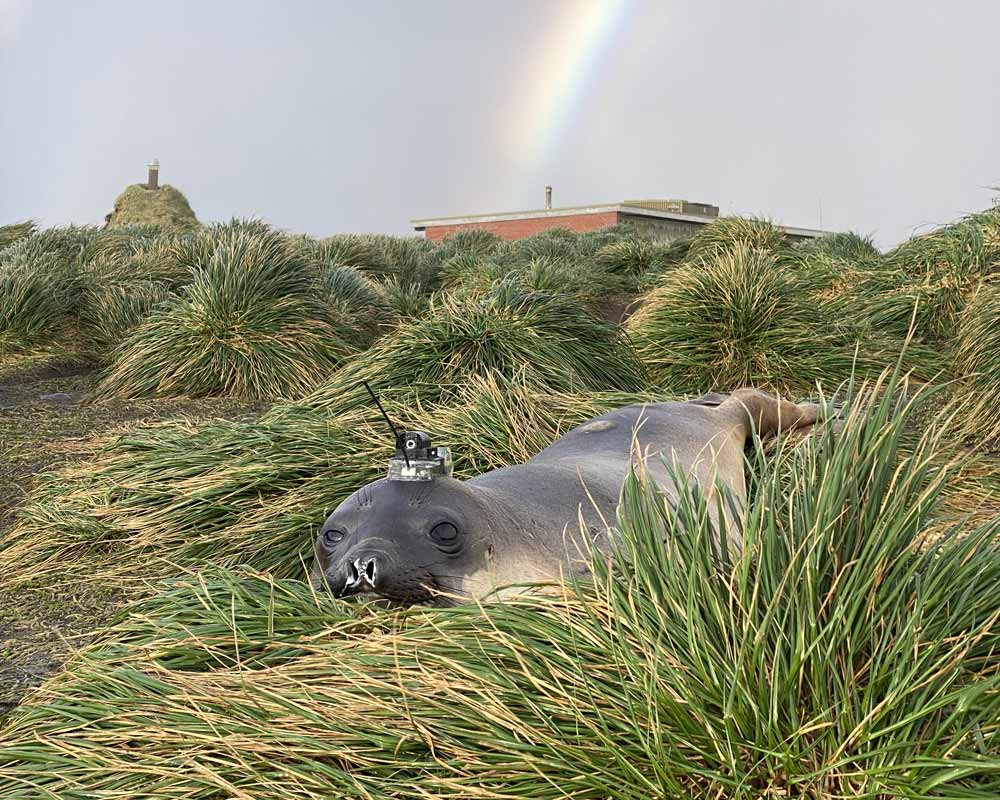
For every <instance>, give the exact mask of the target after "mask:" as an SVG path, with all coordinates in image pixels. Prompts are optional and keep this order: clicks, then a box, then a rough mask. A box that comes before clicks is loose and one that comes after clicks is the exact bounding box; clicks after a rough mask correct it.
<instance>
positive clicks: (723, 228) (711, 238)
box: [688, 217, 788, 259]
mask: <svg viewBox="0 0 1000 800" xmlns="http://www.w3.org/2000/svg"><path fill="white" fill-rule="evenodd" d="M787 246H788V242H787V240H786V239H785V234H784V233H782V232H781V229H780V228H778V227H777V226H776V225H773V224H771V223H770V222H768V221H767V220H763V219H753V218H748V217H719V218H718V219H717V220H715V222H712V223H709V224H708V225H706V226H705V227H703V228H702V229H701V230H699V231H698V232H697V233H696V234H695V235H694V236H693V237H692V239H691V243H690V246H689V249H688V254H689V256H690V258H692V259H695V258H713V257H716V256H720V255H724V254H729V253H733V252H736V251H742V250H748V249H749V250H765V251H771V252H777V251H779V250H781V249H783V248H785V247H787Z"/></svg>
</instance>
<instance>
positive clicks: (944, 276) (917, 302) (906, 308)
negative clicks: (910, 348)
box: [857, 209, 1000, 346]
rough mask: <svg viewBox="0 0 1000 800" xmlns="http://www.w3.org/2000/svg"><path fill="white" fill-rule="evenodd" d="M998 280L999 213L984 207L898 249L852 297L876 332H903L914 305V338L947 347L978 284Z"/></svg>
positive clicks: (999, 264)
mask: <svg viewBox="0 0 1000 800" xmlns="http://www.w3.org/2000/svg"><path fill="white" fill-rule="evenodd" d="M998 277H1000V209H990V210H988V211H984V212H981V213H979V214H972V215H970V216H968V217H966V218H965V219H963V220H960V221H959V222H957V223H955V224H953V225H947V226H945V227H943V228H939V229H938V230H935V231H932V232H931V233H927V234H924V235H922V236H916V237H914V238H912V239H910V240H909V241H907V242H904V243H903V244H901V245H899V246H898V247H897V248H895V249H894V250H892V251H891V252H889V253H887V254H886V255H885V256H884V257H883V259H882V262H881V268H880V269H878V270H875V271H873V272H871V274H870V275H869V276H867V279H866V280H864V281H862V282H860V283H859V285H858V287H857V293H858V296H859V298H860V300H861V305H862V308H863V313H866V314H867V315H868V316H870V317H872V319H874V320H877V323H878V324H879V325H880V327H881V328H883V329H885V330H890V329H891V330H893V331H895V332H897V333H899V332H905V331H906V330H908V329H909V327H910V324H911V320H912V319H913V312H914V307H916V318H915V328H916V332H917V334H918V336H919V337H920V338H921V339H922V340H923V341H926V342H928V343H932V344H937V345H945V346H947V345H949V344H950V343H951V342H952V341H953V339H954V337H955V335H956V333H957V326H958V320H959V317H960V315H961V313H962V310H963V309H964V308H965V306H966V304H967V303H968V301H969V299H970V298H971V297H972V296H974V295H975V293H976V290H977V288H978V287H979V285H980V284H981V283H982V282H983V281H984V280H991V279H996V278H998Z"/></svg>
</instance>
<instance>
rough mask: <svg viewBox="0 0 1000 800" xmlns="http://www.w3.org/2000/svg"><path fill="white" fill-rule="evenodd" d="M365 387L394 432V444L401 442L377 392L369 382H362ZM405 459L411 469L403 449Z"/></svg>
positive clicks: (408, 458)
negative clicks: (376, 394)
mask: <svg viewBox="0 0 1000 800" xmlns="http://www.w3.org/2000/svg"><path fill="white" fill-rule="evenodd" d="M361 383H363V384H364V387H365V388H366V389H367V390H368V394H370V395H371V396H372V400H374V401H375V405H376V406H378V410H379V411H381V412H382V418H383V419H384V420H385V421H386V424H387V425H388V426H389V430H390V431H392V439H393V441H394V442H397V443H398V442H399V441H400V436H399V431H397V430H396V426H395V425H393V424H392V420H391V419H389V415H388V414H386V413H385V409H384V408H382V404H381V403H380V402H379V401H378V397H376V396H375V392H373V391H372V387H371V386H369V385H368V381H361ZM402 452H403V458H404V459H405V461H406V467H407V469H409V468H410V457H409V456H408V455H407V454H406V450H405V448H404V449H403V451H402Z"/></svg>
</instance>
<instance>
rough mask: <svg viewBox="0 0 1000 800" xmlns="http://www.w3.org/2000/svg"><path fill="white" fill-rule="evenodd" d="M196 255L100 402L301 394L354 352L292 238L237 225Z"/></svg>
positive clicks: (125, 347) (125, 350)
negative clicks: (179, 288) (187, 277)
mask: <svg viewBox="0 0 1000 800" xmlns="http://www.w3.org/2000/svg"><path fill="white" fill-rule="evenodd" d="M188 249H189V252H187V253H183V254H180V255H179V256H178V260H179V261H181V262H182V263H183V262H184V261H189V263H190V264H191V267H192V269H193V271H194V274H193V278H192V280H191V283H190V284H189V285H187V286H185V287H184V289H183V293H182V294H181V296H180V298H178V299H177V300H175V301H172V302H169V303H167V304H165V305H162V306H160V307H158V308H156V310H154V311H153V312H152V313H151V314H150V316H149V317H148V318H147V319H146V320H145V321H144V322H142V324H141V325H139V326H138V327H137V328H136V329H135V330H134V331H133V332H132V333H131V334H130V335H129V337H128V338H127V339H126V340H125V341H124V342H123V343H122V345H121V347H120V348H118V350H117V351H116V352H115V354H114V360H113V364H112V366H111V368H110V369H109V371H108V374H107V376H106V377H105V378H104V380H103V381H102V383H101V385H100V387H99V388H98V394H99V395H100V396H103V397H164V396H178V395H187V396H191V397H204V396H210V395H217V394H227V395H231V396H234V397H244V398H277V397H289V396H295V395H300V394H302V393H304V392H306V391H308V390H309V389H310V388H312V387H313V386H315V385H316V383H317V382H319V381H320V380H322V379H323V377H324V376H326V375H328V374H329V373H330V372H331V371H332V370H333V369H334V367H336V366H337V365H338V364H339V363H340V362H341V360H342V359H343V358H344V357H345V356H346V355H347V354H348V352H349V348H348V346H347V344H346V343H345V342H344V341H343V339H342V338H341V335H340V331H339V330H338V328H337V326H335V324H334V319H333V315H332V313H331V310H330V309H329V308H328V307H327V306H326V305H325V304H324V303H323V302H322V301H321V299H320V296H319V294H318V293H317V292H315V291H314V275H313V273H312V271H311V263H310V262H309V261H308V260H307V259H306V258H305V257H304V256H303V254H302V252H301V250H300V249H298V248H296V247H294V246H293V245H292V244H291V242H290V240H289V239H288V238H287V237H285V236H283V235H281V234H279V233H277V232H270V231H268V232H264V233H260V232H257V233H252V232H248V231H246V230H244V229H243V227H242V226H236V227H230V228H221V229H219V230H218V231H217V232H216V234H215V235H212V236H205V237H199V239H198V240H196V241H194V242H193V243H191V244H189V245H188Z"/></svg>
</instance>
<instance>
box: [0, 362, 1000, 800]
mask: <svg viewBox="0 0 1000 800" xmlns="http://www.w3.org/2000/svg"><path fill="white" fill-rule="evenodd" d="M877 389H879V391H875V392H872V393H868V394H865V395H864V396H863V397H862V398H861V399H860V401H859V402H858V403H857V404H856V405H854V406H853V408H854V410H853V412H852V413H851V414H850V415H849V416H848V418H847V420H846V424H845V425H844V426H843V429H842V430H841V431H839V432H836V431H834V429H833V427H832V426H830V427H827V428H824V429H822V430H821V431H819V432H818V434H817V435H815V436H813V437H811V438H807V439H806V440H805V441H804V442H803V443H801V444H800V445H799V446H798V447H797V448H796V450H795V452H794V453H789V454H788V457H789V458H790V459H791V460H792V461H793V462H794V463H793V465H792V468H791V470H790V471H774V470H771V471H768V470H767V469H766V468H764V467H763V466H762V468H761V469H762V471H761V473H760V475H759V480H758V481H757V482H756V483H755V487H756V488H755V491H754V493H753V494H752V495H751V497H750V500H749V508H748V513H747V515H746V523H745V525H744V529H743V531H742V535H743V541H744V543H745V548H744V550H743V551H742V552H741V553H739V554H736V553H732V552H729V553H728V554H726V553H722V552H720V551H719V550H718V549H717V547H716V544H715V543H716V542H717V541H718V537H717V532H716V531H715V530H713V527H712V523H711V519H712V515H711V514H710V513H709V509H708V508H707V505H706V501H705V499H704V494H703V493H702V492H701V491H699V489H698V488H697V487H695V486H689V487H688V488H687V489H686V490H684V491H682V492H681V495H680V497H679V499H678V502H677V503H676V505H670V504H667V503H666V502H665V501H664V498H663V497H662V496H661V495H659V494H658V493H657V492H656V490H655V487H653V486H650V485H647V484H645V483H644V482H643V478H642V476H641V475H640V476H633V477H632V478H631V479H630V480H629V481H628V483H627V485H626V489H625V492H624V496H623V501H622V505H621V508H620V512H619V518H618V520H617V523H616V528H617V531H618V541H619V551H618V556H617V559H616V562H617V567H616V568H613V569H609V568H607V567H606V566H605V565H604V562H603V561H601V560H598V561H597V563H596V564H595V570H596V573H595V580H594V581H593V582H587V581H578V582H575V583H573V584H571V585H567V586H562V587H555V588H556V591H555V592H554V593H550V594H548V595H545V594H528V595H526V596H522V597H520V598H518V599H515V600H508V601H505V602H502V603H490V604H485V605H482V606H477V605H467V606H463V607H458V608H447V609H413V610H409V611H406V612H398V611H393V610H388V609H384V608H378V607H376V606H373V605H366V606H358V605H357V604H350V603H344V602H339V601H335V600H331V599H329V598H325V597H320V596H316V595H314V594H313V593H312V591H311V590H310V588H309V587H308V586H306V585H305V584H302V583H299V582H295V581H275V580H274V579H273V578H269V577H267V576H261V575H251V574H246V573H239V574H231V573H224V572H223V573H220V572H211V573H209V574H206V575H204V576H202V577H200V578H199V577H192V578H187V579H182V580H180V581H174V582H172V583H171V584H170V585H167V586H164V587H163V589H162V592H161V594H160V595H159V596H157V597H154V598H150V599H149V600H146V601H143V603H142V604H140V605H138V606H136V607H134V609H133V610H132V613H131V614H129V615H128V616H126V617H124V618H122V620H121V621H120V622H119V623H118V625H117V626H116V627H115V628H114V629H112V630H111V631H109V633H108V635H107V636H106V637H105V639H104V640H103V641H102V642H101V643H99V644H97V645H95V646H93V647H91V648H90V649H88V651H87V652H85V653H84V654H82V655H81V656H80V657H78V658H77V659H75V660H74V661H73V662H72V663H71V664H70V665H69V667H68V669H67V671H66V672H65V673H64V674H63V675H62V676H60V677H58V678H56V679H54V680H52V681H50V682H49V683H48V684H47V685H46V686H44V687H43V688H42V689H41V690H40V691H39V692H37V693H36V694H35V695H33V696H32V697H31V698H30V699H29V701H28V702H27V703H26V704H25V705H23V706H22V707H21V708H20V709H19V710H18V711H17V712H16V713H15V715H14V716H13V717H12V718H11V719H10V721H9V722H8V724H7V725H6V727H5V728H4V730H3V732H2V734H0V793H2V794H4V796H5V797H11V798H18V797H25V798H27V797H37V796H57V797H63V798H76V797H80V798H82V797H92V796H96V795H100V794H108V795H117V796H128V797H131V798H136V799H137V800H142V798H153V797H163V796H184V797H204V798H209V797H215V796H218V795H219V794H220V793H221V794H227V795H233V794H243V795H246V796H253V797H261V798H275V799H277V798H286V799H287V798H304V799H305V798H309V799H312V798H319V797H330V796H373V797H397V798H424V797H441V796H452V797H469V796H484V797H511V798H513V797H537V798H553V800H555V798H560V797H565V796H566V795H567V794H569V793H571V794H572V795H573V796H575V797H587V798H613V799H614V800H619V798H621V799H624V798H628V800H632V799H633V798H635V799H636V800H637V799H638V798H648V797H696V798H726V799H727V800H737V799H745V800H750V799H751V798H759V797H767V796H798V797H867V798H882V797H887V796H904V797H960V796H961V797H976V796H979V797H987V796H991V795H995V794H996V793H997V792H998V791H1000V738H998V736H1000V726H998V725H997V719H1000V692H997V688H998V681H1000V666H998V664H997V662H996V659H995V657H994V654H995V651H996V648H997V647H998V646H1000V641H998V631H1000V628H998V625H997V622H998V619H1000V589H998V588H997V587H998V586H1000V558H998V553H997V550H996V547H995V545H993V544H992V538H993V537H994V536H995V534H996V533H997V529H996V526H995V525H994V526H993V527H992V528H982V529H979V530H976V531H972V532H969V533H968V534H967V535H966V536H964V537H959V536H956V535H954V534H953V535H949V536H947V537H945V538H944V539H943V540H941V541H940V542H939V543H938V544H937V546H936V547H935V548H933V549H932V550H922V549H921V548H920V547H919V546H918V544H919V542H920V541H921V539H922V537H923V534H924V532H925V530H926V528H927V525H928V524H929V522H930V520H931V519H932V516H933V510H934V507H935V503H936V498H937V495H938V493H939V492H940V489H941V486H942V481H943V480H944V478H945V473H946V471H944V472H942V471H937V470H935V469H932V468H930V467H929V466H928V465H929V464H930V463H931V462H933V461H934V460H935V459H934V451H935V448H936V447H937V445H938V444H939V443H938V442H937V440H936V437H935V434H934V433H929V434H928V435H926V436H924V437H923V438H922V439H921V441H920V443H919V444H918V446H917V448H916V450H915V451H913V452H910V453H906V452H904V451H903V449H902V448H901V446H900V445H901V441H902V437H903V429H904V426H905V424H906V420H907V418H908V417H909V416H911V415H912V413H913V408H914V402H913V401H911V402H901V401H899V400H898V399H897V398H898V395H897V393H896V391H895V386H894V385H892V382H891V381H890V383H889V385H886V386H881V387H877ZM883 390H884V391H883ZM760 456H761V454H760V453H759V452H758V453H757V457H758V458H759V457H760ZM136 742H141V743H142V745H141V747H136V746H135V743H136Z"/></svg>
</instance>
